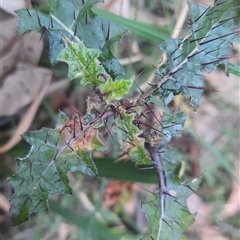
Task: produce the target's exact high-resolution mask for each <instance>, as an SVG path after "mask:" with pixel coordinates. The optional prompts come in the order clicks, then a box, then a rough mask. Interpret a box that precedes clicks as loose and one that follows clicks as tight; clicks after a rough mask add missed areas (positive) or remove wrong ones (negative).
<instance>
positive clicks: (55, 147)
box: [9, 112, 105, 225]
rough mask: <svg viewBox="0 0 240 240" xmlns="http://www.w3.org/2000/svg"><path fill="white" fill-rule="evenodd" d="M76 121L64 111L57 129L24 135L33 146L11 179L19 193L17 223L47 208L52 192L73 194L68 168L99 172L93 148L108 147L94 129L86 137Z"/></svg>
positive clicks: (13, 208)
mask: <svg viewBox="0 0 240 240" xmlns="http://www.w3.org/2000/svg"><path fill="white" fill-rule="evenodd" d="M73 120H74V121H76V119H73ZM73 120H72V121H69V119H68V118H67V116H66V115H65V114H64V113H63V112H60V113H59V118H58V123H57V127H56V129H48V128H43V129H41V130H39V131H33V132H28V133H25V134H24V135H23V138H24V139H25V140H26V141H27V142H28V143H29V144H31V145H32V147H31V150H30V152H29V154H28V155H27V156H26V157H25V158H23V159H17V160H16V161H17V166H18V171H17V173H16V175H14V176H13V177H11V178H10V181H9V182H10V184H11V185H12V187H13V189H14V192H15V193H14V195H13V196H12V199H11V210H10V211H11V215H12V219H13V224H14V225H19V224H21V223H22V222H24V221H27V219H28V216H29V215H30V214H31V213H33V212H36V211H38V210H47V207H48V206H47V200H48V199H49V198H50V197H51V196H52V195H54V194H56V193H68V194H71V193H72V189H71V187H70V186H69V183H68V179H67V172H68V171H71V172H81V173H84V174H87V175H90V176H93V177H96V176H97V175H98V174H97V169H96V167H95V165H94V163H93V161H92V158H91V151H92V150H94V149H95V150H103V148H104V147H105V146H104V145H103V143H101V141H100V140H99V139H97V134H96V132H95V131H94V136H93V137H91V134H90V133H91V132H90V133H88V134H86V136H84V137H83V136H82V134H81V132H79V131H78V129H75V130H73V129H71V126H73ZM75 126H78V123H77V122H76V123H75ZM71 131H72V132H71ZM73 131H76V133H75V134H76V135H77V132H78V136H76V137H75V138H74V136H73V134H74V133H73ZM92 131H93V130H92ZM84 139H85V142H86V143H84V142H83V141H84Z"/></svg>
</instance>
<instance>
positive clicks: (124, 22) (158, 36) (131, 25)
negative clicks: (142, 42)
mask: <svg viewBox="0 0 240 240" xmlns="http://www.w3.org/2000/svg"><path fill="white" fill-rule="evenodd" d="M92 10H93V12H94V13H96V14H97V15H98V16H100V17H102V18H105V19H107V20H109V21H111V22H114V23H116V24H118V25H120V26H122V27H124V28H126V29H128V30H130V31H131V32H133V33H135V34H136V35H138V36H140V37H142V38H145V39H147V40H149V41H151V42H156V43H161V42H163V41H165V40H167V39H169V38H170V36H169V34H167V32H166V30H164V29H163V28H160V27H158V28H157V27H154V26H152V25H150V24H146V23H141V22H137V21H134V20H130V19H126V18H123V17H120V16H117V15H116V14H113V13H110V12H107V11H104V10H102V9H99V8H95V7H94V8H92Z"/></svg>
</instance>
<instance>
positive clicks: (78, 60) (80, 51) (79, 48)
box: [57, 39, 106, 87]
mask: <svg viewBox="0 0 240 240" xmlns="http://www.w3.org/2000/svg"><path fill="white" fill-rule="evenodd" d="M65 41H66V45H67V46H66V48H64V49H63V50H62V51H61V52H60V54H59V55H58V57H57V60H58V61H62V62H66V63H67V64H68V66H69V70H68V77H69V79H70V80H72V79H73V78H74V77H75V75H76V74H77V73H80V72H81V73H82V78H81V85H82V86H85V85H87V84H90V85H91V86H92V87H93V86H98V85H99V84H101V83H102V80H100V79H99V78H98V76H99V75H101V74H106V71H105V69H104V68H103V66H101V65H100V64H99V60H98V59H97V58H98V57H99V54H100V51H99V50H97V49H92V48H86V47H85V46H84V44H83V43H82V42H78V43H71V42H69V40H68V39H66V40H65Z"/></svg>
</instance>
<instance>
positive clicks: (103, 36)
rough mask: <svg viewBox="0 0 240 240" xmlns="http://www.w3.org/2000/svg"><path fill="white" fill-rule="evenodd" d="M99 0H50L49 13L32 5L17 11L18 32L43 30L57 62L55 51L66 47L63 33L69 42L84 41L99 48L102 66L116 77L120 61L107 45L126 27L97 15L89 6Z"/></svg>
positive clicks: (115, 39) (51, 54)
mask: <svg viewBox="0 0 240 240" xmlns="http://www.w3.org/2000/svg"><path fill="white" fill-rule="evenodd" d="M96 2H103V1H102V0H88V1H86V3H85V1H78V0H49V7H50V8H49V12H50V13H49V15H47V14H45V13H42V12H38V11H37V10H35V9H28V10H27V9H21V10H18V11H16V13H17V14H18V16H19V25H18V32H19V34H20V35H22V34H23V33H25V32H26V31H29V30H33V31H39V30H41V29H42V30H44V31H45V32H46V33H47V36H48V38H49V43H50V52H49V56H50V60H51V63H54V62H56V59H57V56H58V54H59V53H60V52H61V50H62V49H64V48H65V45H64V41H63V37H66V38H68V39H69V40H70V41H71V42H80V40H81V41H83V43H84V45H85V46H86V47H88V48H94V49H101V55H100V56H99V59H100V61H101V62H102V65H103V67H104V68H105V69H106V71H107V72H108V74H109V75H110V76H111V77H112V78H113V79H115V78H116V77H117V76H122V75H124V70H123V68H122V66H121V65H120V63H119V61H118V60H117V59H116V58H115V57H114V56H113V54H112V52H111V50H110V48H111V46H112V45H113V44H114V43H116V42H117V41H119V40H120V39H121V37H122V35H123V34H125V33H126V30H125V29H124V28H122V27H119V26H117V25H116V24H114V23H112V22H109V21H107V20H105V19H102V18H100V17H98V16H96V15H95V14H94V13H93V12H92V10H91V7H92V6H93V4H94V3H96Z"/></svg>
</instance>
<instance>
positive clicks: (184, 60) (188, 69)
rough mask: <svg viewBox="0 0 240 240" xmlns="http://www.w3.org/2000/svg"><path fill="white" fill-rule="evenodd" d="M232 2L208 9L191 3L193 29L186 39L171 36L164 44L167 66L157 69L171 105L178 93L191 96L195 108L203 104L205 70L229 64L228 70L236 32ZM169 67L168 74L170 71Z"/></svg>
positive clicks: (222, 0)
mask: <svg viewBox="0 0 240 240" xmlns="http://www.w3.org/2000/svg"><path fill="white" fill-rule="evenodd" d="M231 6H232V1H225V0H219V1H216V3H215V5H214V6H212V7H211V6H210V7H208V8H206V7H203V6H198V5H195V4H191V3H189V8H190V13H191V22H192V26H191V31H190V33H189V35H188V36H187V37H185V38H184V39H170V40H168V41H166V42H164V43H162V44H161V45H160V50H162V51H164V52H166V54H167V57H168V61H167V66H166V65H165V66H163V67H160V68H159V69H157V70H156V75H158V76H159V77H160V79H164V81H163V82H164V83H163V84H162V86H161V88H160V89H159V91H158V92H159V96H160V97H161V98H162V100H163V101H164V102H165V103H166V104H167V103H169V102H170V101H171V100H172V99H173V97H174V95H176V94H183V95H189V96H190V97H191V99H192V104H193V107H194V109H196V108H197V106H198V105H199V103H200V98H201V93H202V88H203V78H202V71H207V72H208V73H210V72H211V71H213V70H214V69H215V68H216V67H217V65H219V64H225V69H226V73H228V59H227V58H228V48H229V45H230V44H231V42H232V40H233V38H234V37H235V35H236V31H235V30H234V21H233V11H232V10H231ZM166 67H167V70H168V71H167V73H165V72H164V71H166Z"/></svg>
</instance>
